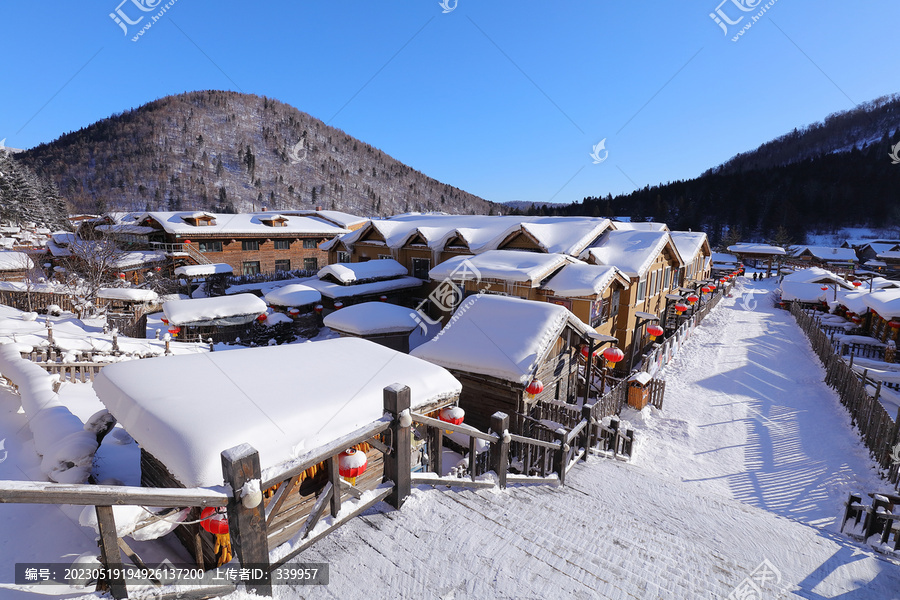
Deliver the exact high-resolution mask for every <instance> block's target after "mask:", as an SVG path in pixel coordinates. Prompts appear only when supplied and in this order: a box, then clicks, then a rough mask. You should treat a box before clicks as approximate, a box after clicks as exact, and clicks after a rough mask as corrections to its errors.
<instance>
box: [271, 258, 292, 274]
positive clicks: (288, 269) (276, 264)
mask: <svg viewBox="0 0 900 600" xmlns="http://www.w3.org/2000/svg"><path fill="white" fill-rule="evenodd" d="M278 263H281V265H280V266H282V267H284V263H287V268H286V269H279V268H278V267H279V264H278ZM290 270H291V259H289V258H276V259H275V271H276V272H278V271H290Z"/></svg>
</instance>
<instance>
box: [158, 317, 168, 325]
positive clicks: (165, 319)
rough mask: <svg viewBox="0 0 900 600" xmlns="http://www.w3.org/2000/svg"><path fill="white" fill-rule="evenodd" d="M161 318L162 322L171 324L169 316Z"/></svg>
mask: <svg viewBox="0 0 900 600" xmlns="http://www.w3.org/2000/svg"><path fill="white" fill-rule="evenodd" d="M159 320H160V321H162V322H163V323H164V324H166V325H168V324H169V320H168V319H167V318H165V317H161V318H160V319H159Z"/></svg>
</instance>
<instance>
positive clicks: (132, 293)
mask: <svg viewBox="0 0 900 600" xmlns="http://www.w3.org/2000/svg"><path fill="white" fill-rule="evenodd" d="M97 297H98V298H104V299H106V300H128V301H131V302H156V301H157V300H159V295H158V294H157V293H156V292H154V291H153V290H142V289H139V288H100V290H99V291H98V292H97Z"/></svg>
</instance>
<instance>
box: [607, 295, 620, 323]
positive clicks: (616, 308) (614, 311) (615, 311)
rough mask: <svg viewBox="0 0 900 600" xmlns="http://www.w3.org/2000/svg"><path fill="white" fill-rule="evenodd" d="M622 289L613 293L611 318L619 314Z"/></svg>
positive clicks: (610, 306) (610, 307) (610, 308)
mask: <svg viewBox="0 0 900 600" xmlns="http://www.w3.org/2000/svg"><path fill="white" fill-rule="evenodd" d="M620 292H621V290H616V291H614V292H613V293H612V301H611V302H610V305H609V316H610V318H612V317H615V316H616V315H617V314H619V298H620V295H621V294H620Z"/></svg>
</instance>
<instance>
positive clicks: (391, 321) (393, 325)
mask: <svg viewBox="0 0 900 600" xmlns="http://www.w3.org/2000/svg"><path fill="white" fill-rule="evenodd" d="M419 323H420V320H418V319H416V318H415V312H414V311H413V310H412V309H410V308H406V307H403V306H397V305H396V304H388V303H387V302H363V303H362V304H354V305H353V306H348V307H346V308H342V309H341V310H336V311H334V312H333V313H331V314H329V315H328V316H326V317H325V326H326V327H328V328H329V329H331V330H332V331H335V332H337V333H339V334H340V335H341V337H358V338H362V339H365V340H369V341H371V342H375V343H376V344H381V345H382V346H385V347H387V348H390V349H392V350H396V351H398V352H403V353H404V354H409V349H410V339H409V338H410V335H411V334H412V333H413V332H414V331H416V330H418V329H419Z"/></svg>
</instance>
